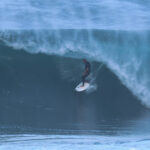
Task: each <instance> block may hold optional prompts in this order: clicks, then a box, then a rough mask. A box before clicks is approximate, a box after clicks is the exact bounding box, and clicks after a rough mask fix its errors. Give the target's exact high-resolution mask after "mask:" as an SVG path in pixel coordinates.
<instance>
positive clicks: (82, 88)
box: [75, 82, 90, 92]
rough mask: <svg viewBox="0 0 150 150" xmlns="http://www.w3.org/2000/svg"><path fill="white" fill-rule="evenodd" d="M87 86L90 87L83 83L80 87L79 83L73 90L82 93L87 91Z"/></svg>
mask: <svg viewBox="0 0 150 150" xmlns="http://www.w3.org/2000/svg"><path fill="white" fill-rule="evenodd" d="M89 86H90V84H89V83H87V82H85V83H84V86H82V82H81V83H80V84H79V85H78V86H77V87H76V88H75V90H76V91H77V92H82V91H84V90H86V89H88V87H89Z"/></svg>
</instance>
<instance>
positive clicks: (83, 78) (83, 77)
mask: <svg viewBox="0 0 150 150" xmlns="http://www.w3.org/2000/svg"><path fill="white" fill-rule="evenodd" d="M85 77H86V76H85V75H83V76H82V86H84V82H85Z"/></svg>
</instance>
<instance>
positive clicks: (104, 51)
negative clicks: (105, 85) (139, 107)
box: [0, 29, 150, 107]
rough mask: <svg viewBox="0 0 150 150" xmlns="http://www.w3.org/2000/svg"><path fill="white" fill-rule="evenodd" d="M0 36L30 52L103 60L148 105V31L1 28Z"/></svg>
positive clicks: (149, 34)
mask: <svg viewBox="0 0 150 150" xmlns="http://www.w3.org/2000/svg"><path fill="white" fill-rule="evenodd" d="M0 37H1V40H2V41H4V42H5V44H7V45H9V46H12V47H13V48H15V49H18V50H19V49H24V50H26V51H28V52H30V53H39V52H41V53H45V54H50V55H51V54H55V55H61V56H67V57H74V58H83V57H86V58H88V59H91V60H95V61H99V62H103V63H104V64H106V65H107V66H108V67H109V68H110V69H111V70H112V71H113V72H114V73H115V74H116V75H117V76H118V77H119V79H120V80H121V81H122V83H123V84H124V85H126V86H127V87H128V88H129V89H130V90H131V91H132V93H133V94H134V95H136V96H137V97H138V98H139V99H140V100H141V102H142V103H143V104H145V105H146V106H147V107H150V100H149V99H150V92H149V91H150V80H149V76H150V71H149V64H150V61H149V60H150V50H149V47H150V33H149V31H134V32H133V31H110V30H94V29H93V30H89V29H88V30H87V29H84V30H83V29H82V30H77V29H65V30H19V31H18V30H17V31H16V30H13V31H12V30H5V31H1V32H0Z"/></svg>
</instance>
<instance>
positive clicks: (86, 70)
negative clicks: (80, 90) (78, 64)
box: [82, 59, 91, 86]
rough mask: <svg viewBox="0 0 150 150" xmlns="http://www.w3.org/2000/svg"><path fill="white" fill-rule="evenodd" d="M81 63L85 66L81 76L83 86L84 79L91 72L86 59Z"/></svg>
mask: <svg viewBox="0 0 150 150" xmlns="http://www.w3.org/2000/svg"><path fill="white" fill-rule="evenodd" d="M83 63H84V64H85V70H84V72H83V75H82V86H84V83H85V79H86V78H87V76H88V75H89V74H90V72H91V65H90V63H89V62H88V61H87V60H86V59H83Z"/></svg>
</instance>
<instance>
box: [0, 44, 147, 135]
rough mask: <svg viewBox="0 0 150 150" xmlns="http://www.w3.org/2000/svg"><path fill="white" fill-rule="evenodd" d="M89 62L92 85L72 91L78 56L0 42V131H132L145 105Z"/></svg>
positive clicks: (78, 73) (77, 77)
mask: <svg viewBox="0 0 150 150" xmlns="http://www.w3.org/2000/svg"><path fill="white" fill-rule="evenodd" d="M91 65H92V75H93V76H94V75H95V76H96V77H97V78H96V79H95V83H96V85H97V89H96V90H95V91H92V92H83V93H77V92H75V90H74V88H75V86H76V85H77V84H78V83H79V82H80V80H81V79H80V76H81V73H82V71H83V68H84V65H83V64H82V60H80V59H72V58H65V57H59V56H48V55H44V54H28V53H26V52H25V51H23V50H19V51H17V50H13V49H12V48H10V47H7V46H5V44H4V43H2V42H1V45H0V72H1V73H0V83H1V84H0V104H1V105H0V123H1V133H17V132H19V133H20V132H23V133H28V132H33V133H40V132H43V133H45V132H49V133H50V132H56V129H61V130H60V132H62V133H65V132H68V131H70V132H73V133H82V132H83V133H89V134H92V133H93V134H96V133H97V132H98V133H105V132H106V133H107V132H108V134H115V133H118V131H121V130H122V129H124V130H125V131H129V130H132V129H133V128H134V127H135V126H136V124H137V122H138V120H142V119H144V118H145V116H146V115H147V116H148V114H149V111H148V109H147V108H145V107H144V106H143V105H142V104H141V103H140V101H139V100H138V99H137V97H135V96H133V95H132V93H131V92H130V91H129V90H128V89H127V88H126V87H125V86H124V85H122V83H121V82H120V80H118V78H117V77H116V76H115V75H114V74H113V73H112V72H111V71H110V70H109V69H108V68H107V67H106V66H105V65H103V66H102V67H101V69H99V70H97V68H99V66H100V65H101V64H100V63H98V62H94V61H91ZM91 78H92V77H91ZM147 118H148V117H147ZM51 129H54V130H53V131H52V130H51ZM67 130H68V131H67ZM146 131H147V128H146ZM57 132H59V130H57Z"/></svg>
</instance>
